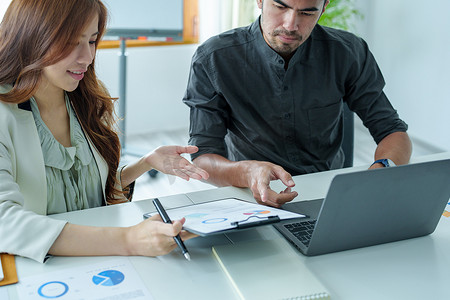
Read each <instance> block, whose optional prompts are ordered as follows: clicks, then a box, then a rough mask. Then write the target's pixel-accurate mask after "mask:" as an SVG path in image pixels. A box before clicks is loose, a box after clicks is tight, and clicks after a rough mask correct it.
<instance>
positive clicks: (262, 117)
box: [183, 0, 411, 207]
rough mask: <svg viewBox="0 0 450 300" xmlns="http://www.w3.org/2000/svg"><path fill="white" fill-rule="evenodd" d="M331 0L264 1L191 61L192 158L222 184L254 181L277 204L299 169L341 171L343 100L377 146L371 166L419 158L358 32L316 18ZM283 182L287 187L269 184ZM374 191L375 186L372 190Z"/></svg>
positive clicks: (288, 194)
mask: <svg viewBox="0 0 450 300" xmlns="http://www.w3.org/2000/svg"><path fill="white" fill-rule="evenodd" d="M328 3H329V0H257V4H258V7H259V8H260V9H261V16H260V18H259V19H258V20H257V21H255V22H254V23H253V24H251V25H250V26H249V27H246V28H237V29H234V30H231V31H228V32H225V33H223V34H221V35H219V36H216V37H213V38H211V39H209V40H208V41H206V42H205V43H204V44H203V45H201V46H200V47H199V48H198V50H197V51H196V53H195V55H194V57H193V60H192V68H191V74H190V78H189V83H188V87H187V91H186V95H185V97H184V99H183V101H184V102H185V103H186V104H187V105H188V106H189V107H190V109H191V116H190V117H191V124H190V125H191V128H190V142H189V143H190V144H192V145H196V146H198V147H199V149H200V150H199V151H198V152H197V153H196V154H194V155H192V158H193V162H194V164H196V165H198V166H200V167H201V168H203V169H205V170H206V171H207V172H208V173H209V174H210V180H209V181H210V182H211V183H214V184H216V185H222V186H223V185H234V186H238V187H249V188H250V189H251V191H252V192H253V195H254V197H255V199H256V200H257V201H258V202H259V203H263V204H267V205H271V206H275V207H279V206H281V205H282V204H284V203H285V202H288V201H291V200H292V199H294V198H295V197H296V196H297V192H295V191H292V190H291V188H292V187H294V182H293V180H292V177H291V174H292V175H298V174H305V173H311V172H317V171H324V170H330V169H336V168H341V167H342V166H343V162H344V154H343V151H342V148H341V144H342V138H343V105H344V102H345V103H347V105H348V106H349V107H350V109H351V110H352V111H354V112H355V113H356V114H357V115H358V116H359V117H360V118H361V119H362V120H363V123H364V124H365V126H366V127H368V128H369V131H370V133H371V135H372V136H373V138H374V140H375V142H376V143H377V144H378V146H377V149H376V152H375V160H374V161H375V162H376V163H374V164H373V165H372V166H371V168H378V167H383V166H384V165H383V164H382V163H380V162H377V161H379V160H380V159H383V161H381V162H383V163H384V162H386V160H387V159H389V161H390V162H391V164H393V162H395V164H396V165H400V164H406V163H408V161H409V158H410V156H411V142H410V139H409V137H408V135H407V133H406V130H407V125H406V124H405V123H404V122H403V121H402V120H401V119H399V116H398V114H397V112H396V110H395V109H394V108H393V107H392V105H391V104H390V103H389V100H388V99H387V97H386V96H385V94H384V93H383V87H384V79H383V77H382V75H381V72H380V70H379V69H378V66H377V64H376V62H375V59H374V58H373V56H372V54H371V53H370V51H369V50H368V47H367V44H366V43H365V42H364V41H363V40H362V39H360V38H358V37H356V36H355V35H353V34H351V33H348V32H344V31H340V30H335V29H330V28H325V27H322V26H320V25H317V22H318V20H319V18H320V16H321V15H322V13H323V12H324V11H325V9H326V7H327V5H328ZM277 179H280V180H281V181H282V182H283V183H284V184H285V185H286V189H285V190H284V191H282V192H280V193H276V192H275V191H273V190H271V189H270V186H269V183H270V181H271V180H277ZM374 192H376V191H374Z"/></svg>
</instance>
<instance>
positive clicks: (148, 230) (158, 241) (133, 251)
mask: <svg viewBox="0 0 450 300" xmlns="http://www.w3.org/2000/svg"><path fill="white" fill-rule="evenodd" d="M184 222H185V219H184V218H183V219H181V220H178V221H175V222H173V224H166V223H163V222H162V220H161V217H160V216H159V215H155V216H153V217H151V218H148V219H147V220H144V221H142V222H141V223H139V224H137V225H135V226H132V227H128V233H127V245H128V253H130V255H140V256H159V255H164V254H167V253H169V252H171V251H172V250H173V249H175V248H176V247H177V244H176V243H175V240H174V239H173V237H174V236H176V235H177V234H180V237H181V239H182V240H183V241H186V240H188V239H191V238H193V237H196V236H197V235H195V234H193V233H190V232H188V231H185V230H181V228H182V227H183V224H184Z"/></svg>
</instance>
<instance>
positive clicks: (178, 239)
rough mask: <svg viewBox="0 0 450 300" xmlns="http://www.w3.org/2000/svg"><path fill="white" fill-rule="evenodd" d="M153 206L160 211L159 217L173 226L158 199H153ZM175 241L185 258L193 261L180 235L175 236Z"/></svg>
mask: <svg viewBox="0 0 450 300" xmlns="http://www.w3.org/2000/svg"><path fill="white" fill-rule="evenodd" d="M153 205H155V207H156V210H157V211H158V213H159V215H160V216H161V218H162V219H163V221H164V223H170V224H172V221H171V220H170V218H169V216H168V215H167V213H166V211H165V210H164V207H163V206H162V204H161V202H159V199H158V198H155V199H153ZM173 239H174V240H175V242H176V243H177V245H178V247H180V249H181V251H182V252H183V255H184V257H186V259H187V260H191V256H190V255H189V252H188V250H187V249H186V246H185V245H184V243H183V241H182V240H181V237H180V235H179V234H178V235H177V236H174V237H173Z"/></svg>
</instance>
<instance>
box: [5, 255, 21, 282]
mask: <svg viewBox="0 0 450 300" xmlns="http://www.w3.org/2000/svg"><path fill="white" fill-rule="evenodd" d="M0 262H1V263H0V268H2V272H3V278H2V279H1V280H0V286H5V285H8V284H13V283H17V282H19V279H18V278H17V271H16V261H15V257H14V255H12V254H6V253H0Z"/></svg>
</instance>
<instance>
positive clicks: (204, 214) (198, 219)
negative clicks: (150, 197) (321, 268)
mask: <svg viewBox="0 0 450 300" xmlns="http://www.w3.org/2000/svg"><path fill="white" fill-rule="evenodd" d="M167 214H168V215H169V217H170V218H171V219H172V220H178V219H181V218H183V217H184V218H186V222H185V223H184V226H183V228H184V229H186V230H188V231H191V232H194V233H196V234H199V235H208V234H212V233H220V232H222V231H225V230H230V229H235V228H236V225H233V223H234V222H239V223H240V224H244V223H255V224H257V223H258V222H260V221H262V220H265V219H267V218H268V217H270V216H278V218H279V219H280V220H284V219H293V218H302V217H305V216H304V215H301V214H297V213H293V212H289V211H285V210H282V209H277V208H274V207H269V206H264V205H259V204H256V203H251V202H247V201H243V200H239V199H235V198H227V199H223V200H217V201H211V202H206V203H201V204H195V205H189V206H183V207H179V208H174V209H168V210H167Z"/></svg>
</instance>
